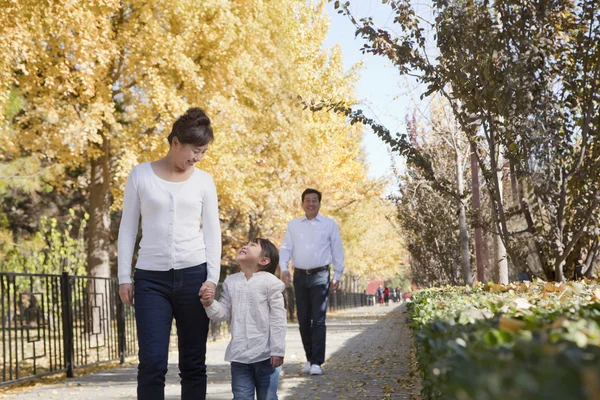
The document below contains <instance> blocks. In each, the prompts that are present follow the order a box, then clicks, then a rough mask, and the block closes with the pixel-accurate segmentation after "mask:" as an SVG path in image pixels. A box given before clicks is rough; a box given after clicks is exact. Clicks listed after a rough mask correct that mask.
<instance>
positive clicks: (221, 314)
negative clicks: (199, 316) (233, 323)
mask: <svg viewBox="0 0 600 400" xmlns="http://www.w3.org/2000/svg"><path fill="white" fill-rule="evenodd" d="M204 309H205V310H206V315H208V318H210V319H212V320H214V321H229V320H230V319H231V295H230V294H229V282H227V280H225V282H223V293H221V297H220V298H219V301H217V300H215V301H213V303H212V304H211V305H210V306H209V307H205V308H204Z"/></svg>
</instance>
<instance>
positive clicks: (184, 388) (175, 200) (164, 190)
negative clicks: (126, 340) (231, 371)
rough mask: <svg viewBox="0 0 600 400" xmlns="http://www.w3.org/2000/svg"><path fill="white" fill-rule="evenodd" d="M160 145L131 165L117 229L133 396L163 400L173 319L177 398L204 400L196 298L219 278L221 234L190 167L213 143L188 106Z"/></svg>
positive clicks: (210, 196) (202, 335)
mask: <svg viewBox="0 0 600 400" xmlns="http://www.w3.org/2000/svg"><path fill="white" fill-rule="evenodd" d="M168 141H169V144H170V149H169V152H168V153H167V155H166V156H165V157H164V158H162V159H160V160H158V161H154V162H149V163H144V164H140V165H137V166H135V167H134V168H133V170H132V172H131V174H130V175H129V179H128V180H127V185H126V187H125V195H124V204H123V215H122V217H121V225H120V228H119V256H118V261H119V271H118V274H119V284H120V285H119V294H120V296H121V300H122V301H123V302H124V303H125V304H128V305H130V306H131V305H134V307H135V317H136V326H137V334H138V345H139V366H138V388H137V393H138V399H143V400H153V399H161V400H162V399H164V386H165V375H166V373H167V363H168V351H169V336H170V331H171V325H172V321H173V318H175V322H176V325H177V338H178V345H179V371H180V376H181V398H182V399H184V400H186V399H194V400H197V399H205V398H206V363H205V358H206V339H207V336H208V325H209V319H208V317H207V315H206V312H205V311H204V307H203V306H202V304H201V303H200V299H199V298H198V296H201V295H202V293H203V292H204V291H205V290H206V289H205V288H210V287H212V288H213V289H214V287H216V285H217V283H218V281H219V274H220V262H221V229H220V225H219V210H218V204H217V192H216V189H215V184H214V182H213V180H212V177H211V176H210V175H209V174H208V173H207V172H204V171H201V170H199V169H197V168H195V166H194V165H195V164H196V163H197V162H198V161H200V160H201V159H202V157H203V156H204V154H205V152H206V149H207V148H208V145H209V144H210V143H211V142H212V141H213V131H212V128H211V125H210V119H209V118H208V117H207V116H206V114H205V113H204V111H203V110H201V109H199V108H191V109H189V110H188V111H187V112H186V113H185V114H184V115H182V116H181V117H179V119H177V121H175V123H174V124H173V129H172V131H171V134H170V135H169V137H168ZM140 216H141V219H142V240H141V242H140V250H139V253H138V259H137V262H136V266H135V273H134V277H133V282H134V285H135V287H133V286H132V283H131V267H132V266H131V262H132V258H133V251H134V246H135V242H136V235H137V232H138V224H139V220H140Z"/></svg>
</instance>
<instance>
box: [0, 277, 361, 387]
mask: <svg viewBox="0 0 600 400" xmlns="http://www.w3.org/2000/svg"><path fill="white" fill-rule="evenodd" d="M288 289H290V288H288ZM220 290H221V285H219V286H218V288H217V298H219V294H220ZM286 303H287V304H286V307H287V308H288V312H289V316H290V317H292V318H290V320H292V321H293V319H294V317H295V315H294V314H295V304H294V303H295V301H294V295H293V289H292V290H290V291H288V298H287V301H286ZM367 305H372V303H371V302H370V301H369V296H368V295H366V294H364V293H347V292H342V291H336V292H334V293H332V294H330V298H329V305H328V309H329V310H332V311H333V310H340V309H345V308H354V307H361V306H367ZM0 316H1V319H2V323H1V330H0V340H1V347H2V350H1V351H2V361H1V364H0V367H1V370H0V375H1V376H2V379H1V380H0V386H1V385H5V384H11V383H16V382H19V381H23V380H27V379H32V378H35V377H40V376H44V375H49V374H55V373H63V372H64V373H66V375H67V377H73V375H74V370H75V369H77V368H82V367H88V366H92V365H96V364H100V363H105V362H109V361H119V362H121V363H123V362H124V361H125V358H126V357H128V356H134V355H136V354H137V333H136V326H135V315H134V309H133V308H132V307H126V306H125V305H124V304H123V303H122V302H121V300H120V298H119V285H118V281H117V279H116V278H99V277H90V276H72V275H68V274H67V273H63V274H62V275H51V274H24V273H7V272H0ZM227 335H229V323H227V322H211V325H210V331H209V337H210V338H211V339H212V340H216V339H218V338H220V337H224V336H227ZM176 346H177V336H176V328H175V327H174V329H172V330H171V343H170V347H176Z"/></svg>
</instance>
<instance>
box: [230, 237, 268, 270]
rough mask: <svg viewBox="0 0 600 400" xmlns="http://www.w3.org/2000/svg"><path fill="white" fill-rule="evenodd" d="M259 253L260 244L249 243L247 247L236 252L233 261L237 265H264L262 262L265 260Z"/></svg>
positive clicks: (260, 249)
mask: <svg viewBox="0 0 600 400" xmlns="http://www.w3.org/2000/svg"><path fill="white" fill-rule="evenodd" d="M261 253H262V248H261V247H260V244H258V243H254V242H249V243H248V244H247V245H245V246H244V247H242V248H241V249H240V251H238V254H237V257H236V258H235V259H236V261H237V262H239V263H244V264H257V265H258V264H262V263H264V260H267V259H266V258H265V257H263V256H262V255H261Z"/></svg>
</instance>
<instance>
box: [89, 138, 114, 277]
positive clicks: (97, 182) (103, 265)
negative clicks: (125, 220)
mask: <svg viewBox="0 0 600 400" xmlns="http://www.w3.org/2000/svg"><path fill="white" fill-rule="evenodd" d="M102 139H103V140H102V147H101V148H100V149H98V150H100V152H99V154H98V155H97V156H96V157H92V160H91V181H90V187H89V193H90V207H89V210H88V211H89V214H90V221H89V224H88V259H87V271H88V275H90V276H99V277H108V276H110V263H109V244H110V205H111V204H110V165H109V157H110V153H109V150H110V142H109V140H108V139H107V138H106V136H104V135H102Z"/></svg>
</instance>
